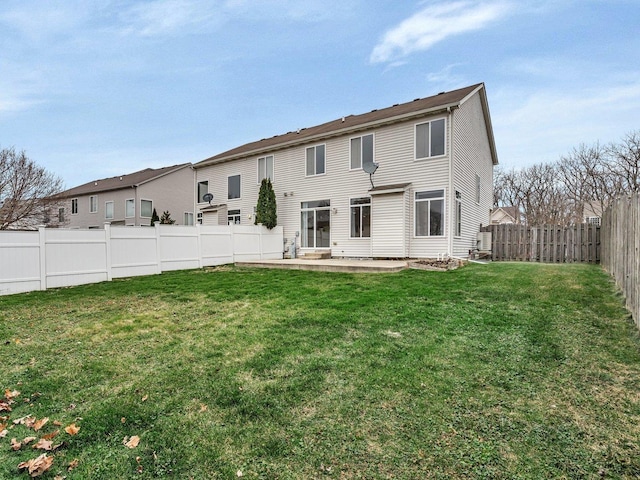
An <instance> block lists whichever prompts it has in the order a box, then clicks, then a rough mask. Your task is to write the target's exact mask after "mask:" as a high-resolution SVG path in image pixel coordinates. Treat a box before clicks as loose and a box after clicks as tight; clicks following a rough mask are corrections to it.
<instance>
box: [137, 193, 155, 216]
mask: <svg viewBox="0 0 640 480" xmlns="http://www.w3.org/2000/svg"><path fill="white" fill-rule="evenodd" d="M142 202H150V203H151V213H150V214H149V216H148V217H147V216H146V215H143V214H142ZM151 217H153V200H150V199H148V198H141V199H140V218H151Z"/></svg>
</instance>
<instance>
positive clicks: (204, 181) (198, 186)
mask: <svg viewBox="0 0 640 480" xmlns="http://www.w3.org/2000/svg"><path fill="white" fill-rule="evenodd" d="M204 183H206V184H207V191H206V192H205V193H203V194H202V195H206V194H207V193H209V180H201V181H199V182H197V183H196V203H207V202H205V201H204V200H202V197H201V196H200V185H201V184H204ZM200 200H202V201H200Z"/></svg>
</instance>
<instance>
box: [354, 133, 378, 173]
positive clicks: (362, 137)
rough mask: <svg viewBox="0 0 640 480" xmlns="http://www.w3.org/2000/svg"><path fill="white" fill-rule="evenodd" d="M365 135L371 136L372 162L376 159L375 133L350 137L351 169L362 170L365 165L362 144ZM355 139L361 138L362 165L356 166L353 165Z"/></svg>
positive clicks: (360, 159)
mask: <svg viewBox="0 0 640 480" xmlns="http://www.w3.org/2000/svg"><path fill="white" fill-rule="evenodd" d="M364 137H371V162H372V163H375V161H376V137H375V135H374V134H373V133H367V134H365V135H360V136H358V137H351V138H350V139H349V170H362V165H363V161H362V160H363V159H362V156H363V148H362V144H363V142H364ZM354 140H360V158H359V161H360V165H359V166H356V167H354V166H353V154H354V152H353V143H354Z"/></svg>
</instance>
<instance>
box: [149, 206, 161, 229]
mask: <svg viewBox="0 0 640 480" xmlns="http://www.w3.org/2000/svg"><path fill="white" fill-rule="evenodd" d="M156 223H160V217H159V216H158V212H156V209H155V208H154V209H153V213H152V214H151V226H152V227H153V226H154V225H155V224H156Z"/></svg>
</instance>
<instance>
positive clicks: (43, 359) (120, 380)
mask: <svg viewBox="0 0 640 480" xmlns="http://www.w3.org/2000/svg"><path fill="white" fill-rule="evenodd" d="M0 341H1V344H0V371H1V376H0V388H1V389H2V391H1V392H0V398H1V397H2V392H4V391H5V390H6V389H8V390H9V391H14V390H17V391H19V392H20V395H19V396H17V397H16V398H15V399H14V400H15V403H13V404H12V405H11V407H12V411H11V412H6V411H5V412H0V424H2V423H6V424H7V429H8V432H7V433H6V434H5V435H6V436H5V437H4V438H0V478H2V479H12V478H28V474H27V473H26V472H24V471H23V472H19V471H18V468H17V465H18V464H19V463H20V462H23V461H25V460H28V459H30V458H35V457H37V456H38V455H39V454H41V453H43V452H42V451H40V450H35V449H33V448H32V445H33V443H35V441H34V442H33V443H32V444H30V445H28V446H22V448H21V449H20V450H17V451H13V450H12V449H11V447H10V441H11V438H16V439H17V441H21V440H22V439H23V438H24V437H27V436H35V437H37V438H40V437H41V436H42V435H44V434H48V433H51V432H53V431H55V430H59V431H60V433H59V434H58V436H56V437H55V438H54V439H53V440H52V441H53V443H54V444H59V443H62V446H61V447H60V448H59V449H58V450H56V451H55V452H53V453H51V452H50V453H49V456H53V457H54V463H53V466H52V468H51V469H50V470H49V471H48V472H47V473H45V474H44V475H43V477H42V478H50V479H53V478H54V476H55V475H60V476H65V475H66V478H67V479H68V480H71V479H92V478H104V479H125V478H139V479H143V478H163V477H166V478H180V479H182V478H184V479H188V478H193V479H215V478H228V479H230V478H238V477H239V476H240V475H242V478H268V479H271V478H280V479H290V478H291V479H293V478H362V479H375V478H403V479H422V478H443V479H449V478H453V479H455V478H460V479H462V478H491V479H500V478H504V479H514V478H531V479H540V478H571V479H573V478H629V479H631V478H636V479H637V478H640V440H639V439H640V336H639V335H638V332H637V331H636V329H635V327H634V325H633V323H632V322H631V320H630V318H629V316H628V314H627V312H626V311H625V310H624V308H623V306H622V299H621V298H620V296H619V295H617V294H616V292H615V287H614V285H613V284H612V283H611V281H610V280H609V279H608V277H607V276H606V275H605V274H604V273H603V272H602V270H600V268H599V267H597V266H589V265H532V264H516V263H503V264H499V263H495V264H490V265H469V266H466V267H464V268H461V269H459V270H456V271H453V272H448V273H437V272H428V271H423V270H409V271H405V272H402V273H399V274H332V273H316V272H304V271H283V270H263V269H240V268H233V267H221V268H217V269H210V270H199V271H184V272H174V273H164V274H162V275H158V276H150V277H139V278H134V279H125V280H117V281H114V282H111V283H103V284H96V285H88V286H82V287H76V288H68V289H59V290H52V291H48V292H35V293H30V294H21V295H13V296H7V297H0ZM27 415H32V416H33V417H35V418H36V419H41V418H43V417H48V418H49V419H50V420H49V422H48V423H47V424H46V425H45V426H44V427H43V428H42V429H41V430H40V431H39V432H34V431H33V429H29V428H28V427H27V426H25V425H21V424H18V425H14V423H13V420H16V419H19V418H22V417H25V416H27ZM3 416H4V417H5V420H4V422H3V420H2V417H3ZM7 417H9V418H7ZM54 421H57V422H58V423H59V425H58V426H56V425H54V423H53V422H54ZM71 423H75V424H76V425H77V426H79V427H80V430H79V432H78V434H77V435H69V434H67V433H66V432H65V431H64V427H65V426H67V425H69V424H71ZM0 430H1V429H0ZM132 436H138V437H139V438H140V443H139V445H138V446H137V447H135V448H127V447H126V446H125V445H124V444H123V441H124V440H125V438H126V439H129V438H130V437H132ZM76 459H77V467H75V468H74V469H72V470H71V471H67V466H68V465H69V463H70V462H71V461H73V460H76ZM240 472H241V473H240Z"/></svg>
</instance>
